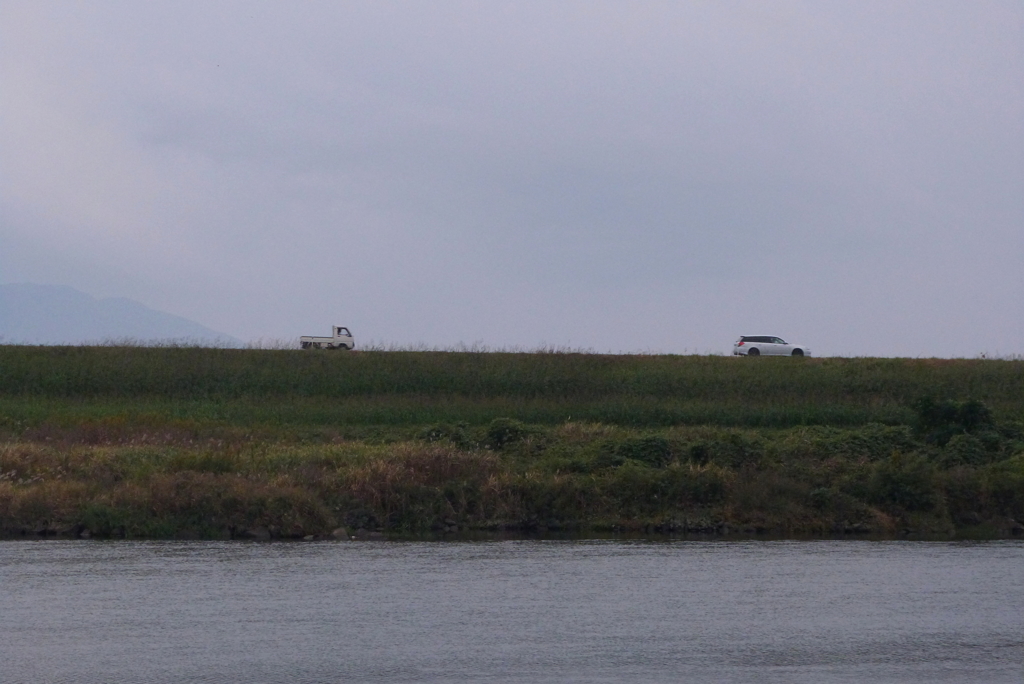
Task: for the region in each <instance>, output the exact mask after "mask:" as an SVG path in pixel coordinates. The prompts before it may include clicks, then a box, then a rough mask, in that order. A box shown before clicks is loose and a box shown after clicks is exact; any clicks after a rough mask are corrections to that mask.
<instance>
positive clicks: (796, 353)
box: [793, 349, 804, 356]
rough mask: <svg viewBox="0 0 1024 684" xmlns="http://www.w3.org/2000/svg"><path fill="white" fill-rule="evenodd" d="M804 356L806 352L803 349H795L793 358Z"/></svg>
mask: <svg viewBox="0 0 1024 684" xmlns="http://www.w3.org/2000/svg"><path fill="white" fill-rule="evenodd" d="M803 355H804V350H803V349H794V350H793V356H803Z"/></svg>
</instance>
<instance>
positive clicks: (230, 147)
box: [0, 0, 1024, 356]
mask: <svg viewBox="0 0 1024 684" xmlns="http://www.w3.org/2000/svg"><path fill="white" fill-rule="evenodd" d="M13 282H35V283H52V284H62V285H70V286H72V287H75V288H77V289H80V290H82V291H84V292H87V293H89V294H92V295H95V296H103V297H107V296H121V297H130V298H132V299H135V300H137V301H140V302H142V303H144V304H146V305H147V306H151V307H154V308H157V309H161V310H164V311H167V312H170V313H173V314H176V315H180V316H185V317H188V318H191V319H193V320H195V321H198V322H200V323H202V324H204V325H206V326H209V327H211V328H214V329H216V330H220V331H223V332H225V333H228V334H230V335H233V336H235V337H238V338H241V339H245V340H255V339H258V338H265V339H278V338H282V339H283V338H293V337H297V336H298V335H304V334H318V335H319V334H327V333H328V332H329V329H330V326H331V325H332V324H340V325H347V326H349V327H350V328H351V329H352V331H353V332H354V334H355V335H356V339H357V342H362V343H364V344H365V343H367V342H369V341H371V340H374V341H377V342H387V343H395V344H403V345H415V344H426V345H430V346H448V345H456V344H458V343H460V342H461V343H465V344H473V343H482V344H485V345H490V346H495V347H508V346H523V347H527V348H534V347H538V346H540V345H548V346H559V347H563V346H570V347H582V348H593V349H595V350H597V351H653V352H670V353H683V352H690V353H692V352H698V353H706V352H726V353H727V352H729V351H730V350H731V345H732V342H733V341H734V340H735V339H736V338H737V337H738V336H739V335H741V334H772V335H779V336H782V337H785V338H787V339H788V338H794V340H795V341H798V342H800V343H803V344H806V345H808V346H810V347H811V348H812V349H813V350H814V352H815V353H816V354H821V355H882V356H976V355H978V354H981V353H987V354H990V355H997V354H998V355H1010V354H1022V353H1024V4H1022V3H1020V2H1016V1H1009V0H1007V1H1005V2H984V1H972V2H962V1H959V0H958V1H956V2H940V1H937V0H926V1H922V2H893V1H891V0H885V1H882V2H870V1H863V0H858V1H856V2H821V1H818V0H815V1H813V2H760V1H758V2H728V1H722V0H714V1H712V2H678V1H673V2H664V3H661V2H620V1H616V2H607V3H606V2H597V1H594V0H586V1H585V2H551V1H550V0H543V1H539V2H527V1H517V2H507V3H506V2H498V1H495V0H486V1H480V2H454V1H450V0H445V1H444V2H412V1H409V2H382V1H380V0H373V1H372V2H371V1H367V2H350V3H342V2H334V1H330V2H255V1H253V0H245V1H244V2H217V1H213V2H211V1H207V0H204V1H203V2H182V1H181V0H175V1H174V2H159V1H147V2H136V1H134V0H132V1H129V2H114V1H106V2H94V1H90V2H68V1H63V0H62V1H60V2H42V1H39V0H27V1H24V2H19V1H11V0H0V283H13Z"/></svg>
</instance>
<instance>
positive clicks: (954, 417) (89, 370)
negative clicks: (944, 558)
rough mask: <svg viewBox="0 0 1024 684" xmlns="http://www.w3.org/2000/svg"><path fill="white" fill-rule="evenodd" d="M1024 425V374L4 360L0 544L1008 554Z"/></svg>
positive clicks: (409, 356) (42, 355)
mask: <svg viewBox="0 0 1024 684" xmlns="http://www.w3.org/2000/svg"><path fill="white" fill-rule="evenodd" d="M1022 421H1024V362H1022V361H1019V360H1013V361H1007V360H936V359H873V358H864V359H836V358H827V359H792V358H760V359H747V358H732V357H718V356H667V355H665V356H655V355H622V356H611V355H597V354H578V353H564V354H563V353H498V352H494V353H483V352H402V351H374V352H354V353H345V352H332V351H298V350H296V351H292V350H256V349H253V350H233V349H203V348H188V347H179V348H175V347H156V348H152V347H131V346H128V347H28V346H6V347H4V346H0V533H2V534H4V535H6V536H36V535H40V534H42V535H47V534H58V533H59V534H84V533H86V531H88V534H90V535H101V536H132V537H176V536H178V537H181V536H185V537H214V538H222V537H226V536H234V537H247V536H248V537H254V536H255V537H267V536H270V537H282V538H295V537H305V536H310V535H312V536H314V537H315V536H323V535H326V534H329V533H330V532H331V531H332V530H335V529H338V528H342V527H344V528H345V529H346V531H347V532H349V533H354V532H355V531H356V530H363V531H365V533H367V534H369V533H377V532H381V531H382V532H384V533H386V534H389V535H403V534H434V535H442V534H445V533H446V532H447V533H450V532H453V531H456V530H458V531H459V532H465V531H474V530H481V531H498V530H504V531H511V532H516V533H524V532H539V531H545V530H546V531H555V530H564V531H569V532H574V533H581V534H589V533H600V532H607V531H615V530H622V531H637V532H647V533H653V532H659V533H672V534H684V533H701V534H711V533H714V534H722V533H726V532H728V533H741V534H753V533H765V534H775V535H788V536H794V535H807V534H812V535H813V534H861V533H872V534H879V535H893V534H901V533H906V532H910V533H916V534H923V535H939V536H950V535H957V534H959V535H982V536H999V535H1008V534H1013V533H1014V530H1015V529H1018V525H1017V522H1016V521H1020V520H1024V432H1022ZM360 533H361V534H363V532H360Z"/></svg>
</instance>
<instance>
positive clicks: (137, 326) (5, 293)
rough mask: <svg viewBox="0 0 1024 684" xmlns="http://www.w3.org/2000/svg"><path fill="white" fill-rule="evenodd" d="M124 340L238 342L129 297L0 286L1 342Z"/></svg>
mask: <svg viewBox="0 0 1024 684" xmlns="http://www.w3.org/2000/svg"><path fill="white" fill-rule="evenodd" d="M126 341H127V342H135V343H138V344H153V343H161V342H162V343H171V342H177V343H184V344H200V345H216V346H240V345H241V342H240V341H239V340H236V339H235V338H233V337H231V336H229V335H225V334H224V333H220V332H217V331H216V330H210V329H209V328H207V327H205V326H202V325H200V324H198V323H196V322H195V321H190V320H188V319H187V318H182V317H181V316H173V315H171V314H168V313H164V312H162V311H157V310H155V309H150V308H149V307H147V306H144V305H142V304H139V303H138V302H135V301H132V300H131V299H124V298H122V297H116V298H110V299H96V298H95V297H91V296H89V295H87V294H85V293H84V292H79V291H78V290H75V289H74V288H70V287H64V286H61V285H31V284H27V283H20V284H11V285H0V344H88V343H92V344H95V343H100V342H126Z"/></svg>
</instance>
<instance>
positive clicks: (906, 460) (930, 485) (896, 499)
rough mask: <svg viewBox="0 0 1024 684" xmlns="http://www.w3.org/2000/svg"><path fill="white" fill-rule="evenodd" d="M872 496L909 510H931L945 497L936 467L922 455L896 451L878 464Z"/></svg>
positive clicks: (884, 502) (885, 502) (874, 474)
mask: <svg viewBox="0 0 1024 684" xmlns="http://www.w3.org/2000/svg"><path fill="white" fill-rule="evenodd" d="M871 495H872V498H873V499H874V500H875V501H876V502H877V503H880V504H886V505H892V506H898V507H900V508H902V509H904V510H907V511H930V510H933V509H934V508H936V507H937V506H938V504H939V503H940V501H941V499H942V497H941V493H940V490H939V487H938V483H937V481H936V473H935V468H934V466H933V465H932V464H931V463H930V462H929V461H928V460H927V459H926V458H924V456H922V455H921V454H916V453H915V454H908V455H904V454H901V453H899V452H896V453H894V454H893V455H892V456H891V457H890V458H888V459H886V460H884V461H880V462H879V463H877V464H876V465H875V468H874V473H873V478H872V482H871Z"/></svg>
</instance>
